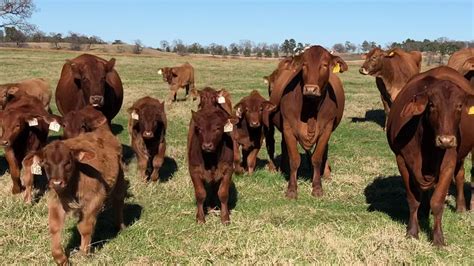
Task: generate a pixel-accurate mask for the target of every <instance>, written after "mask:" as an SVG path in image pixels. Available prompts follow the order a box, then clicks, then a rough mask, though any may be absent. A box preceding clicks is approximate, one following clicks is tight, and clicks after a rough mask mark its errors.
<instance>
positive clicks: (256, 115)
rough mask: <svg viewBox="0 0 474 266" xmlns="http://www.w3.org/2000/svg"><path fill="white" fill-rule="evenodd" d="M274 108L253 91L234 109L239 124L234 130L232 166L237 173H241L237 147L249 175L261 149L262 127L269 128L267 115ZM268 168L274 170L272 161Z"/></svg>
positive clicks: (253, 168)
mask: <svg viewBox="0 0 474 266" xmlns="http://www.w3.org/2000/svg"><path fill="white" fill-rule="evenodd" d="M275 108H276V106H275V105H273V104H272V103H271V102H270V101H267V100H265V98H263V97H262V96H261V95H260V94H259V93H258V91H256V90H254V91H252V92H251V93H250V95H249V96H247V97H245V98H243V99H242V100H241V101H240V102H239V103H237V105H236V106H235V107H234V109H235V113H236V115H237V117H238V118H239V122H238V123H237V125H236V126H235V129H234V139H235V146H234V166H235V168H236V171H237V172H238V173H242V172H243V170H244V169H242V166H241V161H240V152H239V147H242V158H243V164H244V167H246V168H248V172H249V174H252V173H253V171H254V170H255V165H256V163H257V155H258V152H259V151H260V148H261V147H262V142H263V131H264V127H265V128H268V126H269V121H268V117H269V113H270V112H272V111H273V110H274V109H275ZM269 168H270V169H271V170H275V165H274V164H273V161H270V162H269Z"/></svg>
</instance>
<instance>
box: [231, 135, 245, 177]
mask: <svg viewBox="0 0 474 266" xmlns="http://www.w3.org/2000/svg"><path fill="white" fill-rule="evenodd" d="M232 145H233V146H234V169H235V172H236V173H237V174H239V175H241V174H243V173H244V169H243V168H242V165H241V160H240V145H239V143H238V142H237V141H236V140H233V141H232ZM242 152H243V150H242Z"/></svg>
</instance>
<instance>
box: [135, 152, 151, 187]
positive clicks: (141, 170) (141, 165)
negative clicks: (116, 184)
mask: <svg viewBox="0 0 474 266" xmlns="http://www.w3.org/2000/svg"><path fill="white" fill-rule="evenodd" d="M148 160H149V156H148V155H146V154H144V153H142V152H138V153H137V168H138V175H139V176H140V178H141V179H142V180H143V181H144V182H146V181H147V178H148V177H147V174H146V170H147V168H148Z"/></svg>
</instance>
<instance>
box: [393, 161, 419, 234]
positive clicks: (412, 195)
mask: <svg viewBox="0 0 474 266" xmlns="http://www.w3.org/2000/svg"><path fill="white" fill-rule="evenodd" d="M397 165H398V170H399V171H400V174H401V175H402V179H403V183H404V184H405V189H406V194H407V202H408V207H409V209H410V216H409V218H408V226H407V236H410V237H414V238H416V239H418V232H419V231H420V226H419V224H418V208H419V207H420V202H421V192H420V191H419V189H418V188H416V187H415V186H413V185H411V180H410V172H409V171H408V168H407V166H406V164H405V159H403V157H402V156H401V155H397Z"/></svg>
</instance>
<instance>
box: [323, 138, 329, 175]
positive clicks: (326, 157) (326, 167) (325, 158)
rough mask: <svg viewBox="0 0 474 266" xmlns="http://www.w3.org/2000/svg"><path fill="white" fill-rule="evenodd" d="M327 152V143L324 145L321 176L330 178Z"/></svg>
mask: <svg viewBox="0 0 474 266" xmlns="http://www.w3.org/2000/svg"><path fill="white" fill-rule="evenodd" d="M328 152H329V145H326V151H325V152H324V161H325V163H324V169H322V171H323V178H325V179H328V180H330V179H331V165H330V164H329V159H328Z"/></svg>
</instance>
